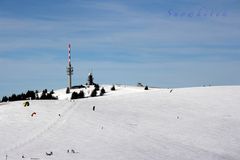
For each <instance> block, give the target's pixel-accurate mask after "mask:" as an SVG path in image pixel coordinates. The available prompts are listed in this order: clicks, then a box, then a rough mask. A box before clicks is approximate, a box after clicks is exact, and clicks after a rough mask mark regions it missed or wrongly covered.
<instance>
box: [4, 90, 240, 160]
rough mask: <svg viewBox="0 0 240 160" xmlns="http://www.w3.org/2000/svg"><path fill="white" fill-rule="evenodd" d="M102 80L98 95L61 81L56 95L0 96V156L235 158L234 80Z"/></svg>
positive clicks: (237, 109)
mask: <svg viewBox="0 0 240 160" xmlns="http://www.w3.org/2000/svg"><path fill="white" fill-rule="evenodd" d="M105 88H106V91H107V93H106V94H105V95H104V96H101V97H94V98H84V99H78V100H74V101H70V100H67V98H64V91H65V89H63V90H59V91H56V95H58V96H62V100H51V101H48V100H45V101H43V100H42V101H41V100H39V101H30V106H28V107H24V106H23V101H18V102H11V103H3V104H0V159H8V160H16V159H29V160H30V159H32V160H34V159H35V160H37V159H39V160H50V159H51V160H80V159H84V160H143V159H144V160H146V159H147V160H223V159H226V160H239V159H240V86H219V87H195V88H179V89H173V90H172V92H171V93H170V89H157V88H150V90H147V91H145V90H143V88H141V87H131V86H117V87H116V91H110V89H109V88H110V86H105ZM65 97H66V96H65ZM93 106H95V111H93ZM34 112H35V113H36V114H35V115H33V116H31V114H32V113H34ZM51 152H52V155H50V156H49V155H46V153H48V154H51ZM6 155H7V157H6Z"/></svg>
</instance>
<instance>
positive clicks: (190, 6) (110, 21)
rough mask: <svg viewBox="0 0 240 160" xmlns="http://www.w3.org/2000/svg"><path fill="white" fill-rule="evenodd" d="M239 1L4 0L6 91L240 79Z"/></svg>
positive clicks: (0, 54) (2, 84)
mask: <svg viewBox="0 0 240 160" xmlns="http://www.w3.org/2000/svg"><path fill="white" fill-rule="evenodd" d="M239 12H240V2H239V1H238V0H201V1H200V0H199V1H198V0H196V1H190V0H169V1H163V0H162V1H161V0H131V1H129V0H114V1H113V0H107V1H97V0H94V1H91V0H51V1H48V0H42V1H36V0H21V1H19V0H0V73H1V77H0V89H1V90H0V96H3V95H10V94H11V93H21V92H25V91H27V90H28V89H39V90H42V89H44V88H48V89H51V88H53V89H57V88H63V87H65V86H66V84H67V79H66V65H67V44H68V43H69V42H70V43H71V44H72V65H73V67H74V79H73V80H74V82H73V83H74V84H80V83H81V84H84V83H85V82H86V79H87V73H88V72H90V71H93V74H94V76H95V81H96V82H98V83H107V84H112V83H122V84H136V83H137V82H142V83H143V84H147V85H149V86H158V87H189V86H201V85H206V84H212V85H239V84H240V75H239V68H240V43H239V42H240V30H239V28H240V21H239V19H240V13H239Z"/></svg>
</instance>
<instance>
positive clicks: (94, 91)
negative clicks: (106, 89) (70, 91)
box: [90, 88, 97, 97]
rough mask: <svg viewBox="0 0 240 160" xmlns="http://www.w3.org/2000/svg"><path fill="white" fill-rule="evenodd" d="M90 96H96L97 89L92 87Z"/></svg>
mask: <svg viewBox="0 0 240 160" xmlns="http://www.w3.org/2000/svg"><path fill="white" fill-rule="evenodd" d="M90 96H91V97H96V96H97V90H96V89H95V88H94V89H93V91H92V93H91V95H90Z"/></svg>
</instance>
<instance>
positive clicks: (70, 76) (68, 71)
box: [67, 43, 73, 89]
mask: <svg viewBox="0 0 240 160" xmlns="http://www.w3.org/2000/svg"><path fill="white" fill-rule="evenodd" d="M67 75H68V87H69V89H71V88H72V75H73V67H72V65H71V44H70V43H69V44H68V67H67Z"/></svg>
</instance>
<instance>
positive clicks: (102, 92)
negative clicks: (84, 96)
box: [100, 88, 106, 96]
mask: <svg viewBox="0 0 240 160" xmlns="http://www.w3.org/2000/svg"><path fill="white" fill-rule="evenodd" d="M105 93H106V91H105V89H104V88H102V89H101V91H100V96H103V95H104V94H105Z"/></svg>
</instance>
